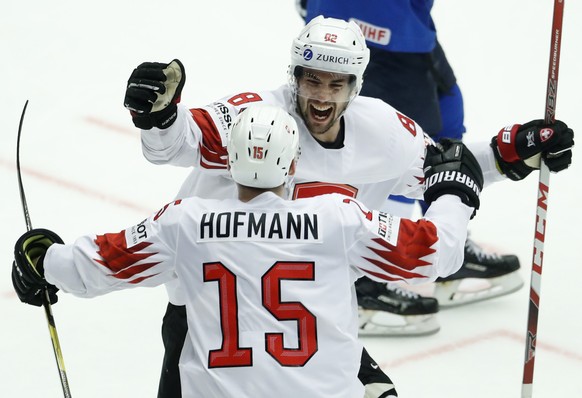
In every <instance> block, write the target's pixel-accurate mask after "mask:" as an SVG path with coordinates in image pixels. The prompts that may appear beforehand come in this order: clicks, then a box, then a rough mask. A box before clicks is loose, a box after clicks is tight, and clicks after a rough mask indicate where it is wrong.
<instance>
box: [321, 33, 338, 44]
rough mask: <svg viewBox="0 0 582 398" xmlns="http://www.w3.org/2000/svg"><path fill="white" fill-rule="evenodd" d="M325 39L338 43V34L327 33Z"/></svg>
mask: <svg viewBox="0 0 582 398" xmlns="http://www.w3.org/2000/svg"><path fill="white" fill-rule="evenodd" d="M323 40H324V41H329V42H331V43H337V35H334V34H333V33H326V34H325V37H324V38H323Z"/></svg>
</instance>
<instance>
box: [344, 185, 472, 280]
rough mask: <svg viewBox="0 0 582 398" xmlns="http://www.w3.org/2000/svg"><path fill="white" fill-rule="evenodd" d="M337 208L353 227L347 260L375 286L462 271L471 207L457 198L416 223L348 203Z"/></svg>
mask: <svg viewBox="0 0 582 398" xmlns="http://www.w3.org/2000/svg"><path fill="white" fill-rule="evenodd" d="M342 204H343V206H341V205H340V213H341V214H342V218H343V219H345V220H346V224H347V225H351V226H352V227H353V228H354V229H353V230H352V231H351V232H348V234H347V237H348V239H350V238H353V241H352V242H351V244H349V245H348V253H347V255H348V261H349V263H350V265H351V266H352V267H355V268H357V269H358V270H359V272H360V273H361V275H363V276H367V277H369V278H371V279H374V280H377V281H380V282H396V281H405V282H407V283H410V284H417V283H425V282H432V281H434V280H435V279H436V278H437V277H439V276H447V275H450V274H452V273H454V272H456V271H457V270H458V269H459V268H460V267H461V264H462V262H463V251H464V244H465V240H466V237H467V225H468V222H469V219H470V217H471V213H472V211H473V209H472V208H470V207H468V206H466V205H464V204H463V203H462V202H461V201H460V200H459V198H457V197H456V196H453V195H443V196H441V197H440V198H439V199H438V200H436V201H435V202H433V203H432V204H431V206H430V208H429V210H428V211H427V213H426V214H425V217H424V218H422V219H419V220H418V221H412V220H409V219H405V218H400V217H397V216H394V215H390V214H387V213H384V212H379V211H375V210H374V211H370V210H367V209H366V208H365V207H363V205H362V204H361V203H359V202H357V201H356V200H353V199H344V200H343V203H342ZM348 229H349V228H348Z"/></svg>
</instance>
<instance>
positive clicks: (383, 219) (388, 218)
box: [376, 211, 400, 246]
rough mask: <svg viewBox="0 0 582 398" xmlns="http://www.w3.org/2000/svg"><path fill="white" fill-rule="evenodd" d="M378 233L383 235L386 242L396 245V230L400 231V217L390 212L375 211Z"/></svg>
mask: <svg viewBox="0 0 582 398" xmlns="http://www.w3.org/2000/svg"><path fill="white" fill-rule="evenodd" d="M376 214H377V220H378V235H380V236H381V237H383V238H384V239H385V240H386V241H387V242H388V243H390V244H391V245H393V246H396V244H397V243H398V232H399V231H400V217H396V216H393V215H392V214H388V213H384V212H382V211H381V212H377V213H376Z"/></svg>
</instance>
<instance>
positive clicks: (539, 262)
mask: <svg viewBox="0 0 582 398" xmlns="http://www.w3.org/2000/svg"><path fill="white" fill-rule="evenodd" d="M564 1H565V0H554V11H553V19H552V36H551V43H550V61H549V67H548V79H547V90H546V109H545V118H544V120H545V122H546V123H552V122H554V120H555V114H556V99H557V94H558V71H559V66H560V45H561V42H562V21H563V17H564ZM549 190H550V170H549V169H548V167H547V166H546V164H545V163H544V161H543V160H542V161H541V162H540V176H539V182H538V197H537V204H536V222H535V232H534V241H533V255H532V269H531V280H530V291H529V308H528V317H527V333H526V340H525V359H524V365H523V380H522V386H521V397H522V398H531V397H532V394H533V376H534V365H535V354H536V341H537V333H538V332H537V329H538V315H539V308H540V293H541V291H540V289H541V281H542V266H543V259H544V242H545V234H546V216H547V210H548V194H549Z"/></svg>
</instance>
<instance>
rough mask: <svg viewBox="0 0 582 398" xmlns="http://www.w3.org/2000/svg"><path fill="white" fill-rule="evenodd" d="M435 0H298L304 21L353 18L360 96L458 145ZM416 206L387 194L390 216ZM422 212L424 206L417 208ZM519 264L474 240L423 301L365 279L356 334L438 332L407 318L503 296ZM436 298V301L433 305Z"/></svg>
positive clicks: (459, 117)
mask: <svg viewBox="0 0 582 398" xmlns="http://www.w3.org/2000/svg"><path fill="white" fill-rule="evenodd" d="M433 3H434V1H433V0H406V1H405V0H368V1H365V2H352V1H349V0H298V1H297V5H298V10H299V12H300V14H301V16H302V17H303V18H304V19H305V21H307V22H308V21H310V20H311V19H312V18H314V17H316V16H317V15H324V16H326V17H333V18H340V19H344V20H353V21H354V22H356V23H357V24H358V25H359V26H360V28H361V30H362V33H363V34H364V37H365V38H366V43H367V44H368V47H369V49H370V62H369V64H368V67H367V68H366V72H365V79H366V84H364V85H363V87H362V91H361V95H364V96H370V97H376V98H380V99H382V100H383V101H385V102H387V103H389V104H390V105H392V106H393V107H394V108H396V109H398V110H399V111H401V112H402V113H404V114H405V115H407V116H409V117H411V118H412V119H413V120H415V121H416V122H417V123H418V124H419V125H420V126H421V127H422V128H423V130H424V131H425V132H427V133H428V134H430V135H431V136H432V137H433V139H435V140H436V141H438V140H439V139H441V138H452V139H461V138H462V136H463V133H464V132H465V126H464V122H463V120H464V109H463V97H462V94H461V90H460V88H459V86H458V84H457V82H456V78H455V74H454V72H453V70H452V68H451V66H450V65H449V63H448V61H447V58H446V56H445V53H444V51H443V49H442V47H441V46H440V44H439V42H438V40H437V34H436V28H435V24H434V21H433V19H432V17H431V9H432V6H433ZM413 206H414V200H412V199H408V198H405V197H394V196H391V197H390V198H389V200H388V201H387V210H389V211H390V212H391V213H397V214H401V215H406V216H409V217H410V216H411V214H412V212H413V210H414V207H413ZM421 206H422V203H421ZM519 268H520V264H519V259H518V258H517V256H514V255H498V254H495V253H487V252H484V251H483V250H482V249H481V248H480V247H479V246H478V245H476V244H475V242H473V241H472V240H470V239H468V240H467V242H466V246H465V262H464V264H463V267H462V268H461V269H460V270H459V272H457V273H456V274H453V275H451V276H449V277H447V278H444V279H440V280H438V281H437V283H436V286H435V292H434V296H435V298H431V297H422V296H420V295H417V294H415V293H412V292H407V291H403V290H402V289H400V288H398V287H388V288H387V287H386V286H385V285H382V284H379V283H376V282H372V281H371V280H369V279H366V278H362V279H360V281H358V284H357V289H358V300H359V304H360V316H361V319H360V322H361V330H360V332H361V334H366V333H367V332H368V331H372V332H371V333H374V334H379V333H381V334H384V335H402V334H410V335H414V334H416V335H418V334H426V333H430V332H436V331H438V328H439V326H438V323H437V322H436V320H435V319H433V320H431V321H430V322H429V321H428V320H424V321H423V322H418V321H412V318H414V317H418V316H419V315H420V316H427V315H429V314H435V313H436V312H438V307H439V304H440V306H455V305H460V304H466V303H470V302H473V301H476V300H483V299H488V298H492V297H496V296H499V295H503V294H508V293H511V292H513V291H516V290H518V289H519V288H520V287H521V286H522V285H523V280H522V279H521V277H520V275H519ZM466 278H480V279H482V280H487V281H488V286H487V287H486V288H484V289H483V290H482V291H480V292H479V293H478V294H472V295H463V293H462V291H461V290H459V287H460V284H461V282H462V280H463V279H466ZM437 299H438V302H437ZM381 312H389V313H391V314H393V315H398V316H401V317H403V318H404V319H403V323H402V324H403V325H404V326H402V324H397V325H393V324H386V323H381V322H380V321H379V318H380V317H381Z"/></svg>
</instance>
